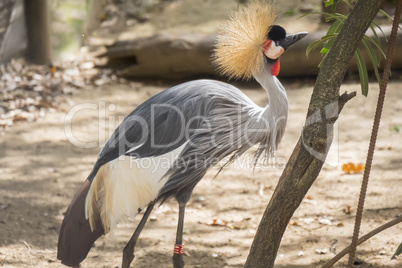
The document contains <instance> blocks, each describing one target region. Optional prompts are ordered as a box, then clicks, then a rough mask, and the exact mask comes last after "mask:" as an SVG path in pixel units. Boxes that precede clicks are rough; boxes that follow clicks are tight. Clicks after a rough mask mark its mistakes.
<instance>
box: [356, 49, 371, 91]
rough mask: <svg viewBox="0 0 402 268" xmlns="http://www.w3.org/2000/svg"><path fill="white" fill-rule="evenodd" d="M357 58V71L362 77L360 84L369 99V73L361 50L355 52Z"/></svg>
mask: <svg viewBox="0 0 402 268" xmlns="http://www.w3.org/2000/svg"><path fill="white" fill-rule="evenodd" d="M355 58H356V62H357V69H358V70H359V76H360V84H361V88H362V94H363V95H364V96H366V97H367V94H368V73H367V66H366V63H365V62H364V59H363V56H362V53H361V52H360V50H359V49H356V51H355Z"/></svg>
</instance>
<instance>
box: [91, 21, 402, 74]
mask: <svg viewBox="0 0 402 268" xmlns="http://www.w3.org/2000/svg"><path fill="white" fill-rule="evenodd" d="M382 29H383V31H384V34H385V36H387V35H389V32H390V31H391V28H390V26H383V27H382ZM368 34H369V35H370V33H368ZM323 35H325V32H323V31H320V32H315V33H311V34H309V35H308V36H307V37H305V38H304V39H302V40H301V41H300V42H297V43H296V44H295V45H294V46H292V48H291V49H289V50H288V51H287V52H286V53H285V54H284V55H283V56H282V57H281V72H280V76H281V77H300V76H314V75H317V73H318V67H317V65H318V64H319V62H320V61H321V55H320V53H319V50H318V49H317V50H316V51H313V52H311V53H310V55H309V57H308V58H307V57H306V48H307V46H308V45H309V44H311V43H312V42H314V41H316V40H319V39H320V38H321V37H322V36H323ZM380 38H381V41H382V43H383V44H386V40H385V37H384V35H382V34H381V35H380ZM215 40H216V36H215V35H203V34H181V35H174V34H159V35H155V36H151V37H147V38H139V39H135V40H128V41H120V42H116V43H114V44H113V45H110V46H107V47H106V48H107V51H106V52H105V53H103V54H101V55H99V56H98V57H106V58H107V59H108V63H107V66H108V67H111V68H114V69H115V70H116V71H117V74H118V75H120V76H124V77H131V78H163V79H179V78H188V77H194V76H219V74H218V73H217V72H216V71H215V68H214V66H213V64H212V62H211V56H212V53H213V52H212V49H213V45H214V43H215ZM397 40H398V41H397V45H396V51H395V58H394V59H393V68H394V69H402V38H398V39H397ZM362 54H363V57H364V58H365V60H366V63H367V67H368V70H373V67H372V65H371V62H370V58H369V56H368V55H367V53H365V49H364V48H363V47H362ZM349 69H350V71H357V66H356V63H355V62H354V61H352V62H351V64H350V66H349Z"/></svg>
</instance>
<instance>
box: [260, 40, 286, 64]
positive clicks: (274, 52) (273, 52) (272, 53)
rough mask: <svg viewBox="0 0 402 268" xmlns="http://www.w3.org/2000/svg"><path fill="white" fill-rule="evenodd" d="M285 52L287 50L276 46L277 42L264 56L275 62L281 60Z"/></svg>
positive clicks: (272, 44)
mask: <svg viewBox="0 0 402 268" xmlns="http://www.w3.org/2000/svg"><path fill="white" fill-rule="evenodd" d="M283 52H285V49H284V48H283V47H281V46H276V45H275V42H272V43H271V45H270V46H269V47H268V49H267V50H265V51H264V54H265V56H267V57H268V58H270V59H273V60H275V59H277V58H279V57H280V56H281V55H282V54H283Z"/></svg>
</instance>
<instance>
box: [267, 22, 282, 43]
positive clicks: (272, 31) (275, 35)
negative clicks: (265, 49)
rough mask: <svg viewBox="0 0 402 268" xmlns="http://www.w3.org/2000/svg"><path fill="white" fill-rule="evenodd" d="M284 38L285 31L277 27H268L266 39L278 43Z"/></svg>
mask: <svg viewBox="0 0 402 268" xmlns="http://www.w3.org/2000/svg"><path fill="white" fill-rule="evenodd" d="M285 38H286V31H285V29H283V28H282V27H281V26H279V25H272V26H270V27H269V32H268V39H270V40H272V41H279V40H282V39H285Z"/></svg>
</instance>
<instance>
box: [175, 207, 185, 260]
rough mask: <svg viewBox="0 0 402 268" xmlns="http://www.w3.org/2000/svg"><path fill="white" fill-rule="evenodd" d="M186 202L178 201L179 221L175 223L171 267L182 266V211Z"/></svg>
mask: <svg viewBox="0 0 402 268" xmlns="http://www.w3.org/2000/svg"><path fill="white" fill-rule="evenodd" d="M185 209H186V204H183V203H179V222H178V223H177V233H176V244H175V245H174V255H173V267H174V268H183V267H184V258H183V254H184V251H183V226H184V211H185Z"/></svg>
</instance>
